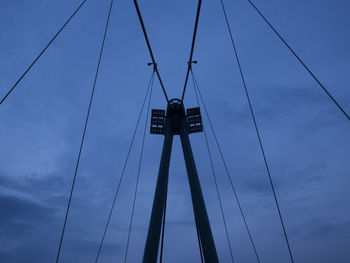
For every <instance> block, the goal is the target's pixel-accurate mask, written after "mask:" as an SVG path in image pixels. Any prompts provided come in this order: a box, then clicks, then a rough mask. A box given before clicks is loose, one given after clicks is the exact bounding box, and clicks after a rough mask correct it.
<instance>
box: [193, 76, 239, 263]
mask: <svg viewBox="0 0 350 263" xmlns="http://www.w3.org/2000/svg"><path fill="white" fill-rule="evenodd" d="M191 75H192V82H193V89H194V92H195V95H196V100H197V105H198V107H200V103H199V98H198V94H197V88H196V82H195V81H194V78H193V72H192V69H191ZM203 133H204V139H205V143H206V146H207V151H208V157H209V161H210V166H211V171H212V173H213V177H214V183H215V189H216V194H217V196H218V200H219V204H220V211H221V215H222V220H223V223H224V227H225V233H226V239H227V242H228V246H229V249H230V256H231V262H232V263H234V258H233V252H232V246H231V241H230V237H229V234H228V230H227V224H226V217H225V213H224V208H223V205H222V201H221V196H220V193H219V187H218V182H217V178H216V173H215V170H214V163H213V158H212V155H211V151H210V147H209V142H208V136H207V131H206V129H205V127H204V125H203Z"/></svg>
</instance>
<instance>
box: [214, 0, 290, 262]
mask: <svg viewBox="0 0 350 263" xmlns="http://www.w3.org/2000/svg"><path fill="white" fill-rule="evenodd" d="M220 2H221V7H222V10H223V13H224V17H225V21H226V25H227V29H228V32H229V34H230V39H231V43H232V47H233V51H234V54H235V58H236V61H237V64H238V68H239V72H240V76H241V79H242V83H243V87H244V91H245V95H246V97H247V101H248V104H249V109H250V113H251V117H252V119H253V123H254V127H255V131H256V134H257V137H258V141H259V146H260V150H261V154H262V156H263V159H264V163H265V168H266V172H267V176H268V179H269V182H270V186H271V190H272V193H273V197H274V200H275V204H276V208H277V211H278V216H279V219H280V222H281V226H282V229H283V234H284V239H285V241H286V244H287V248H288V253H289V256H290V260H291V262H292V263H294V258H293V254H292V250H291V247H290V243H289V238H288V235H287V231H286V228H285V225H284V221H283V217H282V213H281V209H280V205H279V203H278V199H277V195H276V191H275V186H274V184H273V181H272V177H271V173H270V168H269V165H268V162H267V158H266V154H265V150H264V147H263V144H262V140H261V136H260V131H259V128H258V124H257V121H256V118H255V113H254V110H253V106H252V103H251V100H250V96H249V92H248V88H247V84H246V81H245V78H244V75H243V69H242V66H241V62H240V59H239V56H238V51H237V48H236V44H235V41H234V39H233V34H232V31H231V27H230V24H229V22H228V18H227V14H226V9H225V5H224V3H223V0H220Z"/></svg>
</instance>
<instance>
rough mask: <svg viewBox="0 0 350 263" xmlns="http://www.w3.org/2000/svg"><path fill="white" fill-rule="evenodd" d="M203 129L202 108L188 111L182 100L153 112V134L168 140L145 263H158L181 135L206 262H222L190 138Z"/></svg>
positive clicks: (160, 169) (162, 162)
mask: <svg viewBox="0 0 350 263" xmlns="http://www.w3.org/2000/svg"><path fill="white" fill-rule="evenodd" d="M202 130H203V128H202V118H201V114H200V109H199V108H192V109H187V111H186V112H185V108H184V105H183V102H182V100H180V99H172V100H170V101H169V102H168V106H167V112H166V113H165V110H152V117H151V133H152V134H163V135H164V136H165V138H164V143H163V152H162V158H161V162H160V166H159V173H158V179H157V186H156V190H155V194H154V200H153V207H152V214H151V220H150V223H149V228H148V235H147V241H146V246H145V251H144V255H143V263H156V262H157V257H158V249H159V241H160V233H161V227H162V219H163V214H164V207H165V194H166V191H167V187H168V178H169V164H170V157H171V148H172V143H173V137H174V135H179V136H180V138H181V144H182V149H183V154H184V158H185V163H186V169H187V175H188V181H189V184H190V190H191V198H192V205H193V210H194V213H195V220H196V223H197V225H198V232H199V238H200V244H201V246H202V250H203V256H204V259H205V262H207V263H209V262H210V263H216V262H219V260H218V257H217V253H216V248H215V243H214V239H213V235H212V231H211V227H210V222H209V218H208V214H207V209H206V206H205V203H204V198H203V194H202V189H201V186H200V182H199V179H198V173H197V168H196V164H195V161H194V158H193V153H192V148H191V143H190V139H189V136H188V135H189V134H190V133H195V132H201V131H202Z"/></svg>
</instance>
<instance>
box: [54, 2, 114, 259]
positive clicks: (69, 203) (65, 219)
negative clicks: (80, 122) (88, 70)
mask: <svg viewBox="0 0 350 263" xmlns="http://www.w3.org/2000/svg"><path fill="white" fill-rule="evenodd" d="M113 3H114V0H111V3H110V5H109V10H108V16H107V21H106V26H105V30H104V35H103V40H102V45H101V49H100V54H99V58H98V63H97V68H96V73H95V79H94V84H93V87H92V91H91V95H90V101H89V107H88V111H87V114H86V118H85V124H84V130H83V135H82V138H81V142H80V148H79V154H78V158H77V161H76V165H75V170H74V176H73V182H72V187H71V190H70V194H69V200H68V205H67V210H66V215H65V218H64V223H63V229H62V233H61V238H60V243H59V246H58V251H57V257H56V263H58V261H59V258H60V254H61V248H62V243H63V237H64V233H65V230H66V225H67V220H68V214H69V209H70V205H71V202H72V196H73V191H74V186H75V181H76V178H77V173H78V168H79V163H80V157H81V152H82V150H83V145H84V140H85V135H86V130H87V126H88V122H89V117H90V112H91V106H92V102H93V98H94V94H95V88H96V83H97V78H98V74H99V71H100V65H101V60H102V55H103V50H104V45H105V41H106V36H107V32H108V27H109V21H110V18H111V13H112V7H113Z"/></svg>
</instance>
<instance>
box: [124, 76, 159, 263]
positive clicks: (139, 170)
mask: <svg viewBox="0 0 350 263" xmlns="http://www.w3.org/2000/svg"><path fill="white" fill-rule="evenodd" d="M152 90H153V78H152V84H151V89H150V94H149V99H148V106H147V111H146V121H145V128H144V131H143V138H142V145H141V153H140V159H139V164H138V170H137V178H136V186H135V192H134V200H133V204H132V210H131V218H130V224H129V232H128V239H127V242H126V249H125V257H124V263H126V261H127V257H128V252H129V244H130V235H131V229H132V223H133V220H134V212H135V204H136V197H137V191H138V187H139V179H140V173H141V164H142V158H143V152H144V146H145V138H146V131H147V124H148V115H149V111H150V105H151V99H152Z"/></svg>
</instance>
